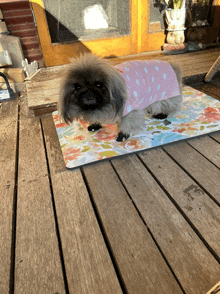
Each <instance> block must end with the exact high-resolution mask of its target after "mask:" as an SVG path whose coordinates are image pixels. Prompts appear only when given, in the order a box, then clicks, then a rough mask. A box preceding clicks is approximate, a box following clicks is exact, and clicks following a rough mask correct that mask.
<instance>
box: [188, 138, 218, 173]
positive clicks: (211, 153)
mask: <svg viewBox="0 0 220 294" xmlns="http://www.w3.org/2000/svg"><path fill="white" fill-rule="evenodd" d="M219 134H220V133H218V135H219ZM187 143H188V144H189V145H190V146H192V147H193V148H195V149H196V150H198V151H199V152H200V153H201V154H202V155H203V156H205V157H206V158H207V159H209V160H210V161H211V162H212V163H214V164H215V165H216V166H217V167H219V168H220V144H219V143H218V142H216V141H215V140H213V139H212V138H211V137H209V136H202V137H200V138H195V139H192V140H188V141H187Z"/></svg>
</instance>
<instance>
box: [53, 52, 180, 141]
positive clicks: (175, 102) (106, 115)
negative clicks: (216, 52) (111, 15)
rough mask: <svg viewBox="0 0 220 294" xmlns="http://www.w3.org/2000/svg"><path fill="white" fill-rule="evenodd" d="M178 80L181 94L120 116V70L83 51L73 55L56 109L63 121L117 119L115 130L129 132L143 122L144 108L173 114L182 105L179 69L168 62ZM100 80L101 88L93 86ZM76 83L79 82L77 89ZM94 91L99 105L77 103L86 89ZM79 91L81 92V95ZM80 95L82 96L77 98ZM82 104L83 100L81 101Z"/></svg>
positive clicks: (123, 97)
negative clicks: (88, 106)
mask: <svg viewBox="0 0 220 294" xmlns="http://www.w3.org/2000/svg"><path fill="white" fill-rule="evenodd" d="M171 66H172V67H173V69H174V71H175V73H176V75H177V80H178V83H179V88H180V95H179V96H176V97H172V98H169V99H167V100H162V101H158V102H155V103H153V104H151V105H150V106H148V107H147V108H146V109H144V110H133V111H131V112H130V113H128V114H127V115H125V116H123V110H124V106H125V103H126V99H127V87H126V83H125V81H124V79H123V77H122V75H121V73H120V72H119V71H118V70H117V69H115V68H114V67H112V65H111V64H110V63H109V62H108V61H106V60H104V59H101V58H99V57H97V56H95V55H93V54H84V55H81V56H80V57H79V58H77V59H74V60H73V62H72V67H71V69H70V71H69V72H68V74H67V76H66V77H65V78H64V81H63V84H62V86H61V92H60V99H59V104H58V109H59V113H60V116H61V118H62V119H64V121H66V122H72V121H73V119H74V118H76V119H84V120H85V121H86V122H88V123H90V124H96V123H98V124H114V123H118V131H119V132H122V133H123V134H127V135H130V134H131V133H134V132H137V131H139V130H140V129H141V128H142V127H143V126H144V121H145V119H144V117H145V114H146V112H147V113H148V114H150V115H155V114H159V113H163V114H166V115H168V116H172V115H173V114H174V113H175V112H176V111H178V110H179V109H180V107H181V102H182V71H181V68H180V67H179V66H178V65H176V64H173V63H171ZM100 81H101V82H102V83H103V87H102V89H98V88H96V87H95V86H94V85H95V83H96V82H100ZM76 85H80V90H79V91H78V92H77V90H76V87H77V86H76ZM86 91H89V93H90V92H91V93H92V96H93V93H94V97H95V98H94V99H95V101H96V100H97V101H99V102H97V103H100V105H99V104H97V105H98V106H97V107H96V108H94V109H86V110H85V109H84V108H82V105H81V104H80V103H81V102H80V101H81V100H82V99H84V98H82V97H84V96H82V95H85V92H86ZM80 95H81V96H80ZM80 97H81V98H80ZM80 99H81V100H80ZM83 107H84V104H83Z"/></svg>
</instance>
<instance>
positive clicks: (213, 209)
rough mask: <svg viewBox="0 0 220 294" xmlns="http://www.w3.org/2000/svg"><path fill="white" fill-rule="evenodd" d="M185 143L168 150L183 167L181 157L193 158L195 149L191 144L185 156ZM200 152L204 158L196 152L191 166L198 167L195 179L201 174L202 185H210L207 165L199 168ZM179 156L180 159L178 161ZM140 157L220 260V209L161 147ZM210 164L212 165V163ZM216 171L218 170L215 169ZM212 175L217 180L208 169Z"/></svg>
mask: <svg viewBox="0 0 220 294" xmlns="http://www.w3.org/2000/svg"><path fill="white" fill-rule="evenodd" d="M181 144H186V143H176V144H172V145H170V146H167V147H166V151H167V152H168V153H169V154H171V155H172V156H173V157H174V158H175V159H176V160H177V161H178V163H180V164H182V162H181V159H180V158H185V157H188V156H190V155H189V154H190V152H191V151H190V150H189V149H192V148H191V147H190V146H189V145H188V144H187V145H188V146H189V149H186V150H185V151H186V153H185V154H182V152H181V149H182V148H181ZM174 149H175V151H174ZM193 151H195V150H193ZM196 153H197V154H198V156H199V155H200V154H199V153H198V152H196V151H195V152H193V156H195V157H194V160H193V161H191V162H190V165H193V166H197V167H196V168H195V169H194V173H193V177H195V173H197V174H200V175H201V178H200V184H201V185H204V182H208V179H206V177H208V176H207V174H206V168H207V166H205V165H204V166H203V164H201V166H200V168H198V165H197V162H198V161H199V160H201V158H199V159H198V158H196ZM178 155H179V157H178V159H177V156H178ZM200 156H201V155H200ZM201 157H202V156H201ZM140 158H141V159H142V160H143V162H144V163H145V164H146V165H147V166H148V168H149V169H150V170H151V172H152V173H153V174H154V176H155V177H156V178H157V180H158V181H159V183H160V184H161V185H162V186H163V187H164V189H165V190H166V191H167V192H168V193H169V195H170V196H171V197H172V199H173V201H175V203H176V205H177V206H178V207H180V209H181V211H182V212H183V213H184V214H185V215H186V216H187V218H188V219H189V220H190V222H191V223H192V224H193V225H194V227H195V228H196V229H197V231H198V232H199V234H200V235H201V236H202V238H203V239H205V240H206V242H207V243H208V244H209V246H210V247H211V248H212V250H213V251H215V253H216V254H217V255H218V256H219V257H220V248H219V245H218V244H219V242H220V235H219V230H220V221H219V215H220V207H219V206H218V205H216V204H215V202H214V201H212V200H211V198H210V197H209V196H208V195H207V194H206V193H205V191H203V190H202V189H201V188H200V187H199V186H198V185H197V184H196V183H195V182H194V181H193V180H192V179H191V178H190V177H189V176H188V175H187V174H186V173H185V172H184V171H183V170H182V169H181V168H180V167H179V166H178V165H177V164H176V163H175V162H174V161H173V160H172V159H171V158H170V157H169V156H168V155H167V154H166V153H165V152H164V151H163V150H162V149H160V148H158V149H154V150H149V151H148V152H143V153H140ZM206 161H207V160H206ZM207 163H209V164H210V165H212V164H211V163H210V162H208V161H207ZM204 164H205V163H204ZM184 168H185V167H184ZM193 168H194V167H193ZM215 169H217V168H216V167H215ZM208 172H210V176H209V177H208V178H211V177H213V178H214V177H215V175H214V172H213V170H212V169H210V170H207V173H208ZM212 185H218V183H217V181H215V180H214V179H213V182H212ZM214 189H215V190H214ZM217 190H218V188H213V191H212V192H213V193H212V195H213V197H215V192H216V191H217Z"/></svg>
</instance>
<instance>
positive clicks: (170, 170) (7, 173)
mask: <svg viewBox="0 0 220 294" xmlns="http://www.w3.org/2000/svg"><path fill="white" fill-rule="evenodd" d="M201 62H202V61H201ZM193 86H194V87H196V88H198V89H199V90H200V91H203V92H206V93H209V94H211V95H212V96H215V97H216V98H218V99H220V78H219V75H217V78H215V79H214V80H213V82H212V83H210V84H203V83H198V84H194V85H193ZM0 117H1V121H0V132H1V144H0V151H1V152H0V162H1V177H0V293H1V294H7V293H10V294H14V293H15V294H35V293H36V294H55V293H56V294H58V293H59V294H63V293H74V294H81V293H82V294H119V293H120V294H121V293H126V294H148V293H149V294H203V293H204V294H205V293H206V292H207V291H208V290H209V289H210V288H212V287H213V286H214V285H215V284H216V283H217V282H218V281H220V132H218V133H215V134H214V135H207V136H203V137H200V138H196V139H191V140H188V141H185V142H181V143H174V144H170V145H167V146H166V147H164V148H157V149H152V150H149V151H145V152H141V153H138V154H135V155H128V156H126V157H124V158H119V159H117V158H116V159H113V160H110V161H105V162H99V163H97V164H94V165H91V166H88V167H85V168H80V169H76V170H74V171H68V170H66V168H65V166H64V161H63V157H62V154H61V150H60V146H59V142H58V139H57V135H56V131H55V128H54V124H53V120H52V117H51V115H47V116H42V117H35V116H34V114H33V113H32V111H30V110H29V108H28V102H27V95H26V93H21V96H20V98H18V99H16V100H14V101H9V102H4V103H2V104H1V105H0Z"/></svg>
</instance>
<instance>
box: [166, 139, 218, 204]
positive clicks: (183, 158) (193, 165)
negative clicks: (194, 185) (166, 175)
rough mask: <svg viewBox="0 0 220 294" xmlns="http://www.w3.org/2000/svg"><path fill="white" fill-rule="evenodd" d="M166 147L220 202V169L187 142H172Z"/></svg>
mask: <svg viewBox="0 0 220 294" xmlns="http://www.w3.org/2000/svg"><path fill="white" fill-rule="evenodd" d="M164 149H165V150H166V152H168V153H169V154H170V155H171V156H172V157H173V158H174V159H175V160H176V161H177V162H178V164H180V165H181V166H182V167H183V168H184V169H185V170H186V171H187V172H188V173H189V174H191V175H192V176H193V178H194V179H195V180H196V181H198V182H199V183H200V185H201V186H202V187H203V188H204V189H205V190H206V191H207V192H209V193H210V194H211V195H212V196H213V198H215V199H216V201H218V202H219V203H220V181H219V179H220V170H219V169H218V168H217V167H215V166H214V165H213V164H212V163H211V162H209V161H208V160H206V159H205V158H204V157H203V156H202V155H201V154H199V153H198V152H196V151H195V150H194V149H193V148H192V147H190V146H189V144H187V143H186V142H180V143H177V144H171V145H168V146H165V147H164Z"/></svg>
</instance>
